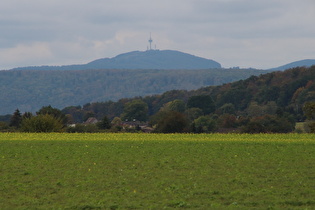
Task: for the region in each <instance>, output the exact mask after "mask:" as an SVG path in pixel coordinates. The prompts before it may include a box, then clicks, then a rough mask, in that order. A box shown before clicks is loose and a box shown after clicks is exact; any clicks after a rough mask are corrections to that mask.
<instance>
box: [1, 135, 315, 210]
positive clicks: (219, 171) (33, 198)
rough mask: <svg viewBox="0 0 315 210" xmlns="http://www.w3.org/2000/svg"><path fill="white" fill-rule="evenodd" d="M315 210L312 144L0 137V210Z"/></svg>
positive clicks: (275, 139)
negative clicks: (189, 209)
mask: <svg viewBox="0 0 315 210" xmlns="http://www.w3.org/2000/svg"><path fill="white" fill-rule="evenodd" d="M173 208H191V209H253V208H257V209H315V135H314V134H260V135H249V134H200V135H193V134H56V133H53V134H26V133H1V134H0V209H173Z"/></svg>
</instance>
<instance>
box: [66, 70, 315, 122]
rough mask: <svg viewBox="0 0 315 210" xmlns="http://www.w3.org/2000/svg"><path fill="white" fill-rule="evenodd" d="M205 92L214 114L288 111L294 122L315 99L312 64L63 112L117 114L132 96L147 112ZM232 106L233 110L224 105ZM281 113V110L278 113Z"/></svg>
mask: <svg viewBox="0 0 315 210" xmlns="http://www.w3.org/2000/svg"><path fill="white" fill-rule="evenodd" d="M200 95H207V96H208V95H209V96H211V98H212V99H213V101H214V103H215V109H216V111H215V113H216V114H218V115H221V114H224V113H225V112H226V113H234V114H236V115H238V116H245V117H254V116H262V115H266V114H271V115H276V114H278V115H282V114H283V113H287V114H288V113H289V114H290V115H292V117H294V118H295V119H293V121H294V122H296V121H300V120H304V119H303V117H304V114H303V110H302V107H303V105H304V104H305V102H309V101H315V66H312V67H310V68H305V67H298V68H294V69H289V70H286V71H278V72H271V73H267V74H263V75H260V76H251V77H250V78H248V79H245V80H239V81H236V82H231V83H227V84H223V85H219V86H208V87H204V88H200V89H197V90H191V91H186V90H172V91H167V92H165V93H163V94H160V95H153V96H146V97H142V98H130V99H121V100H119V101H118V102H98V103H91V104H86V105H85V106H83V107H81V106H80V107H74V106H72V107H68V108H65V109H64V113H66V114H70V115H72V116H73V118H74V119H76V118H77V116H81V118H78V119H79V120H78V119H76V120H78V121H77V122H80V120H82V119H84V116H90V115H91V114H92V115H93V116H96V117H97V118H99V119H101V118H102V117H103V116H105V115H106V116H108V117H110V118H113V117H115V116H121V114H122V113H123V111H124V106H125V104H126V103H128V102H131V101H133V100H134V99H140V100H143V101H144V102H145V103H146V104H147V105H148V108H149V113H148V114H149V116H152V115H154V114H156V113H157V112H158V111H159V110H161V108H162V107H165V106H166V105H167V104H169V103H172V102H174V101H176V100H177V101H178V100H181V101H183V102H185V103H186V104H187V101H188V100H189V98H191V97H192V96H200ZM231 107H233V109H232V110H233V112H231V110H228V108H231ZM281 113H282V114H281Z"/></svg>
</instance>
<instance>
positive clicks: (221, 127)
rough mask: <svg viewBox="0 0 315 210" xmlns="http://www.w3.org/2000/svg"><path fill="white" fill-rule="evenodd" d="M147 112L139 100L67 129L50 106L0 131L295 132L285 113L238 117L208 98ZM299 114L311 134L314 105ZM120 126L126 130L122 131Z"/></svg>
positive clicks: (14, 119) (58, 112)
mask: <svg viewBox="0 0 315 210" xmlns="http://www.w3.org/2000/svg"><path fill="white" fill-rule="evenodd" d="M148 110H149V108H148V105H147V104H146V103H145V102H144V101H143V100H141V99H134V100H132V101H130V102H127V103H126V104H125V106H124V109H123V112H122V113H121V115H120V116H116V117H114V118H113V119H110V118H108V117H107V116H104V117H103V118H102V119H101V120H99V121H98V122H97V123H96V124H84V123H78V124H76V125H75V126H74V125H70V123H71V117H70V115H66V114H65V113H63V112H62V111H61V110H58V109H56V108H53V107H51V106H46V107H42V108H41V109H40V110H39V111H38V112H36V115H33V114H32V113H29V112H26V113H24V114H21V113H20V111H19V110H18V109H17V110H16V111H15V112H14V114H13V115H12V117H11V119H10V123H9V124H8V125H3V124H2V125H1V126H0V129H2V130H10V131H14V130H19V131H23V132H100V131H111V132H117V131H122V129H124V130H125V131H133V132H134V131H140V130H141V127H140V125H146V126H150V127H152V128H153V129H154V130H153V131H154V132H161V133H180V132H191V133H210V132H244V133H288V132H292V131H294V129H295V119H294V117H293V116H292V115H290V114H289V113H286V112H282V111H281V110H277V111H275V113H276V114H274V115H271V114H264V115H259V116H239V115H237V114H236V109H235V107H234V105H233V104H225V105H223V106H222V107H220V108H216V107H215V103H214V101H213V99H212V98H211V97H210V96H208V95H199V96H192V97H190V98H189V99H188V101H187V103H185V102H184V101H183V100H179V99H176V100H173V101H170V102H168V103H165V104H164V105H163V106H162V107H161V109H160V110H159V111H158V112H157V113H155V114H154V115H151V116H149V114H148ZM303 111H304V113H305V116H306V117H307V128H308V129H309V131H310V132H315V102H307V103H306V104H305V106H304V107H303ZM91 116H92V115H90V117H91ZM128 122H133V123H128ZM135 122H137V123H135ZM124 125H127V127H125V128H124ZM130 125H133V126H130ZM126 128H127V129H126Z"/></svg>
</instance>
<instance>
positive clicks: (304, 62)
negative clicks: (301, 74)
mask: <svg viewBox="0 0 315 210" xmlns="http://www.w3.org/2000/svg"><path fill="white" fill-rule="evenodd" d="M313 65H315V59H305V60H300V61H295V62H292V63H289V64H286V65H283V66H279V67H277V68H272V69H268V70H271V71H283V70H286V69H290V68H295V67H303V66H305V67H311V66H313Z"/></svg>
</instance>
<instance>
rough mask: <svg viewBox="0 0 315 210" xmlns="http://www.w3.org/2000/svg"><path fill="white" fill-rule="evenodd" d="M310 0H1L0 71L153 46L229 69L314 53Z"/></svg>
mask: <svg viewBox="0 0 315 210" xmlns="http://www.w3.org/2000/svg"><path fill="white" fill-rule="evenodd" d="M314 21H315V2H314V1H313V0H300V1H295V0H265V1H261V0H197V1H196V0H159V1H153V0H133V1H130V0H93V1H88V0H67V1H61V0H54V1H41V0H28V1H20V0H3V2H2V4H1V8H0V28H1V35H0V60H1V63H0V69H8V68H13V67H18V66H29V65H65V64H74V63H86V62H89V61H91V60H94V59H98V58H103V57H114V56H116V55H117V54H120V53H124V52H128V51H133V50H146V48H147V45H148V42H147V40H148V38H149V35H150V32H152V38H153V41H154V43H153V46H155V45H156V47H157V48H159V49H173V50H180V51H183V52H187V53H190V54H194V55H198V56H201V57H205V58H209V59H214V60H216V61H218V62H220V63H221V64H222V65H223V66H224V67H233V66H241V67H255V68H271V67H276V66H280V65H282V64H285V63H289V62H292V61H296V60H300V59H306V58H313V59H314V58H315V49H314V46H315V27H314Z"/></svg>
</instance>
